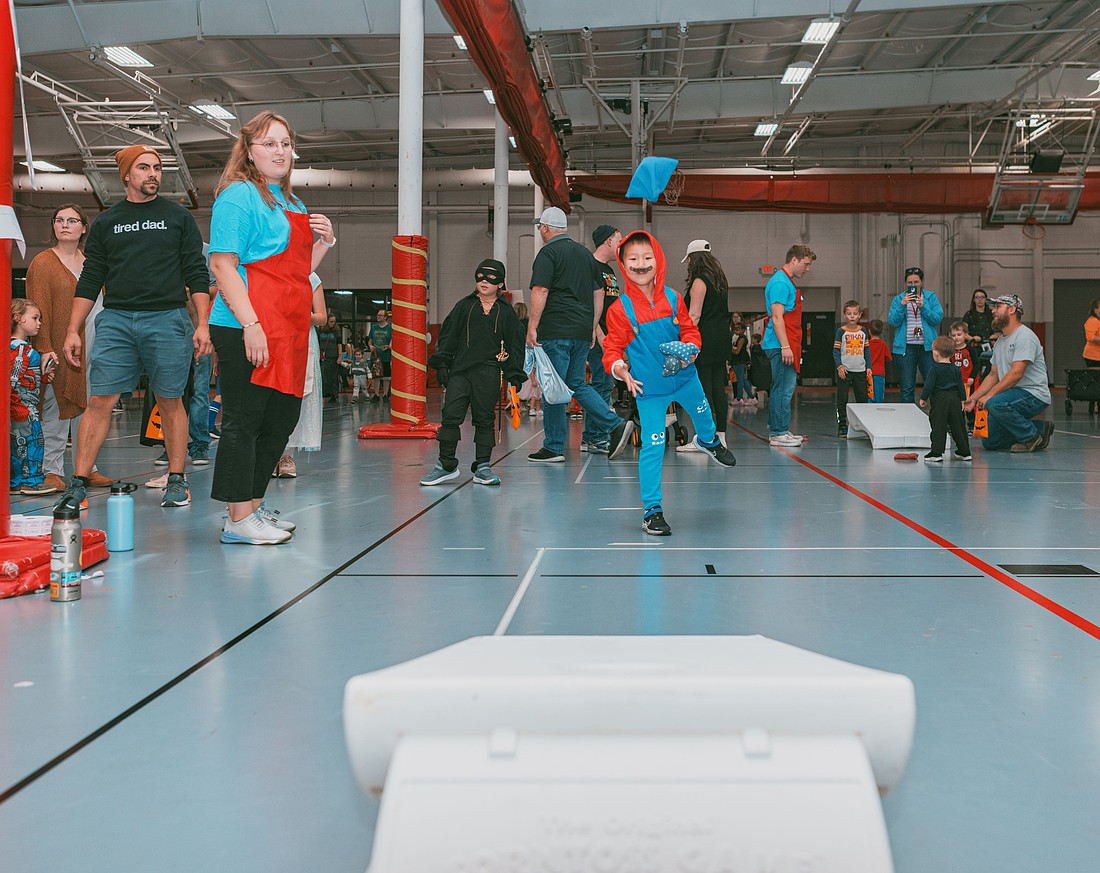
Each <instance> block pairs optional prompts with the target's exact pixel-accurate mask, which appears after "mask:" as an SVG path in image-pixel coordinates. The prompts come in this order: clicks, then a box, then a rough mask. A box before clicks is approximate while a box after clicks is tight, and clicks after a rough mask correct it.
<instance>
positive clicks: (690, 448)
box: [676, 442, 699, 452]
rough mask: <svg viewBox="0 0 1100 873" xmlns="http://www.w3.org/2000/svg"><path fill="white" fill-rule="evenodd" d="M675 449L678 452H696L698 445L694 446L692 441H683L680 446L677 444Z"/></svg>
mask: <svg viewBox="0 0 1100 873" xmlns="http://www.w3.org/2000/svg"><path fill="white" fill-rule="evenodd" d="M676 451H678V452H697V451H699V447H698V446H696V445H695V443H693V442H691V443H684V444H683V445H682V446H677V447H676Z"/></svg>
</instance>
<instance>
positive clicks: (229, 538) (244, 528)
mask: <svg viewBox="0 0 1100 873" xmlns="http://www.w3.org/2000/svg"><path fill="white" fill-rule="evenodd" d="M290 537H291V534H290V532H289V531H285V530H279V529H278V528H274V527H271V526H270V525H269V524H268V523H267V522H265V521H264V520H263V519H262V518H260V516H258V515H257V514H256V513H255V512H250V513H249V514H248V515H246V516H245V517H244V518H242V519H241V520H240V521H233V519H231V518H230V517H229V516H226V518H225V526H224V527H223V528H222V535H221V541H222V542H223V543H245V544H247V545H251V546H273V545H275V544H277V543H285V542H287V540H289V539H290Z"/></svg>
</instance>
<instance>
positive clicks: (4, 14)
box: [0, 3, 15, 536]
mask: <svg viewBox="0 0 1100 873" xmlns="http://www.w3.org/2000/svg"><path fill="white" fill-rule="evenodd" d="M12 25H13V22H12V20H11V4H10V3H0V82H6V83H7V84H6V85H0V205H3V206H11V205H12V183H11V170H12V163H13V161H14V155H13V154H12V128H13V125H14V119H15V29H14V27H13V26H12ZM0 283H2V284H3V287H4V290H3V291H0V316H2V318H0V324H8V325H10V324H11V240H10V239H5V240H0ZM10 360H11V356H10V355H8V354H5V355H4V366H5V367H9V368H10V366H11V364H10V363H9V362H10ZM6 381H8V380H5V382H6ZM0 393H2V394H3V395H4V399H3V400H2V401H0V414H2V415H3V422H4V423H3V425H0V427H2V428H3V431H4V438H3V440H2V441H0V462H2V464H3V470H4V475H5V476H10V475H11V441H10V439H9V435H10V433H11V408H10V404H11V390H10V389H9V388H5V389H4V391H2V392H0ZM10 517H11V498H10V497H9V496H8V492H7V491H0V536H7V535H8V520H9V519H10Z"/></svg>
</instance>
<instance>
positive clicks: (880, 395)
mask: <svg viewBox="0 0 1100 873" xmlns="http://www.w3.org/2000/svg"><path fill="white" fill-rule="evenodd" d="M871 385H872V386H873V387H874V393H873V394H872V395H871V402H872V403H882V401H883V400H885V399H886V377H885V376H875V375H872V376H871Z"/></svg>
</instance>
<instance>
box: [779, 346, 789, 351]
mask: <svg viewBox="0 0 1100 873" xmlns="http://www.w3.org/2000/svg"><path fill="white" fill-rule="evenodd" d="M779 348H780V350H781V351H784V352H789V351H790V350H791V347H790V346H780V347H779Z"/></svg>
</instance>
